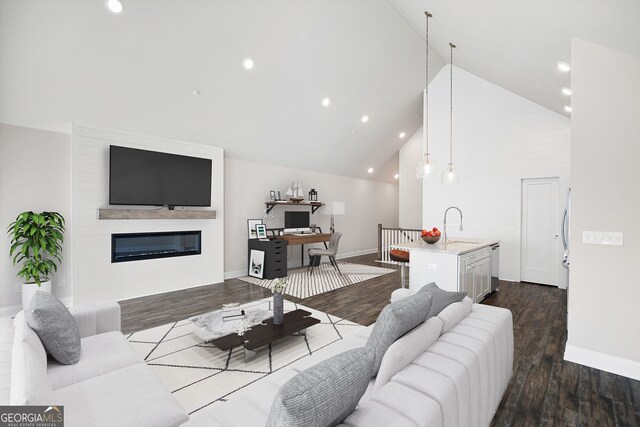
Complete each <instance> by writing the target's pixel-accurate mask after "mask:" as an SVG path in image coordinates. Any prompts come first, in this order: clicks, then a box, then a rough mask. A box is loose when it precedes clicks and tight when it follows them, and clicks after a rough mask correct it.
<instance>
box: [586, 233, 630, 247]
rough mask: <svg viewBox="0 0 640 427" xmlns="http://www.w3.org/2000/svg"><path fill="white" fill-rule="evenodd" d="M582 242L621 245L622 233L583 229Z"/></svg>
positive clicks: (622, 242) (622, 241)
mask: <svg viewBox="0 0 640 427" xmlns="http://www.w3.org/2000/svg"><path fill="white" fill-rule="evenodd" d="M582 243H585V244H587V245H605V246H623V245H624V238H623V234H622V233H620V232H614V231H583V232H582Z"/></svg>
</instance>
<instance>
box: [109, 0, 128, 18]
mask: <svg viewBox="0 0 640 427" xmlns="http://www.w3.org/2000/svg"><path fill="white" fill-rule="evenodd" d="M104 5H105V6H106V8H107V10H108V11H109V12H111V13H113V14H114V15H120V14H121V13H122V12H123V11H124V4H123V3H122V0H105V2H104Z"/></svg>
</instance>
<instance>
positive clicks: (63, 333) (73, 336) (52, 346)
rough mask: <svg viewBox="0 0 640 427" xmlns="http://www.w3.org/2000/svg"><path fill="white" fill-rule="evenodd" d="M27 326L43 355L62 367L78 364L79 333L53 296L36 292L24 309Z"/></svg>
mask: <svg viewBox="0 0 640 427" xmlns="http://www.w3.org/2000/svg"><path fill="white" fill-rule="evenodd" d="M26 315H27V323H28V324H29V326H31V329H33V330H34V331H36V334H38V337H39V338H40V341H42V345H44V348H46V349H47V352H48V353H49V354H50V355H51V356H52V357H53V358H54V359H56V360H57V361H58V362H60V363H62V364H63V365H74V364H76V363H78V361H79V360H80V330H79V329H78V324H77V323H76V321H75V319H74V318H73V316H72V315H71V313H69V310H67V307H65V306H64V304H62V303H61V302H60V300H59V299H58V298H56V297H54V296H53V295H51V294H49V293H47V292H42V291H38V292H36V294H35V295H34V296H33V299H32V300H31V304H30V305H29V308H28V309H27V313H26Z"/></svg>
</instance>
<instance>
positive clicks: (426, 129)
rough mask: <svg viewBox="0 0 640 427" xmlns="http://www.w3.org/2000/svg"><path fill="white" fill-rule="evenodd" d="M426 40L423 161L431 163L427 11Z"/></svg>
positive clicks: (426, 19)
mask: <svg viewBox="0 0 640 427" xmlns="http://www.w3.org/2000/svg"><path fill="white" fill-rule="evenodd" d="M424 16H425V31H424V32H425V40H426V48H425V56H424V58H425V66H424V68H425V82H424V90H425V100H424V108H423V111H422V114H423V115H424V119H423V124H424V126H423V127H424V129H423V130H422V131H423V132H424V134H425V136H424V147H422V148H423V151H424V159H423V161H424V162H425V163H426V162H428V161H429V109H428V104H429V18H431V17H432V16H433V15H431V13H430V12H427V11H425V12H424Z"/></svg>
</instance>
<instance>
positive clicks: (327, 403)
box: [267, 347, 376, 427]
mask: <svg viewBox="0 0 640 427" xmlns="http://www.w3.org/2000/svg"><path fill="white" fill-rule="evenodd" d="M375 358H376V352H375V349H374V348H372V347H360V348H356V349H354V350H350V351H347V352H345V353H341V354H338V355H336V356H333V357H331V358H329V359H327V360H325V361H323V362H321V363H319V364H318V365H316V366H314V367H312V368H310V369H307V370H306V371H303V372H301V373H299V374H298V375H296V376H295V377H293V378H291V379H290V380H289V381H287V382H286V383H285V384H284V385H283V386H282V387H281V388H280V390H278V393H277V394H276V397H275V399H274V401H273V405H272V406H271V411H270V412H269V418H268V419H267V426H268V427H297V426H305V427H316V426H317V427H324V426H328V425H331V426H333V425H336V424H339V423H340V422H342V420H344V419H345V418H346V417H347V416H348V415H349V414H350V413H351V412H353V410H354V409H355V408H356V406H357V405H358V402H359V401H360V398H361V397H362V396H363V395H364V392H365V391H366V389H367V386H368V385H369V380H370V379H371V376H372V371H373V366H374V363H375Z"/></svg>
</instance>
